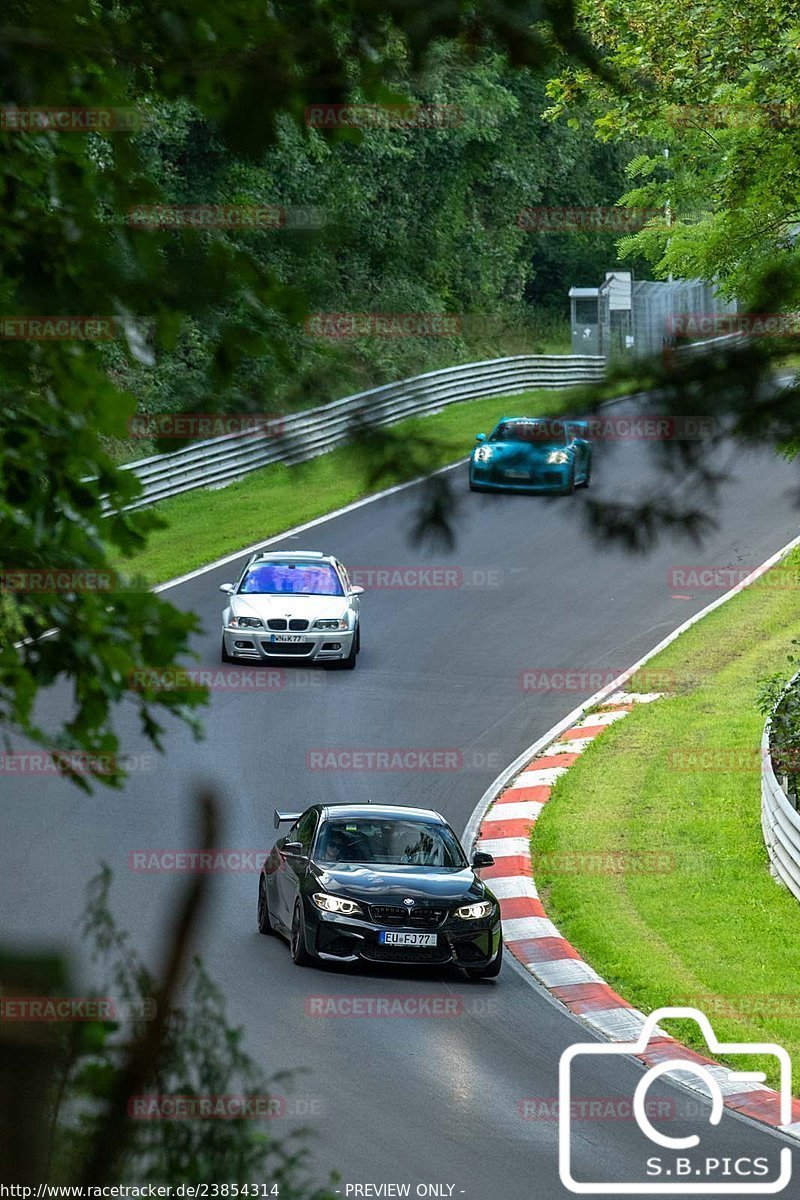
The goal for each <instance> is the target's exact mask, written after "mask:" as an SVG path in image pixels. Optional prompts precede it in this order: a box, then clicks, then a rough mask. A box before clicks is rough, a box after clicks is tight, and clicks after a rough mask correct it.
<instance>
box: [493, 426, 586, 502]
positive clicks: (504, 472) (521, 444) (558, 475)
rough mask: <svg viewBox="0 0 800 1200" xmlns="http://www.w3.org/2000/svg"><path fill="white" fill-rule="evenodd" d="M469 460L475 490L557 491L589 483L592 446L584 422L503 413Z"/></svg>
mask: <svg viewBox="0 0 800 1200" xmlns="http://www.w3.org/2000/svg"><path fill="white" fill-rule="evenodd" d="M475 440H476V441H477V442H478V443H479V445H477V446H476V447H475V449H474V450H473V451H472V455H471V457H470V460H469V486H470V489H471V490H472V491H473V492H485V491H486V492H488V491H503V492H505V491H513V492H555V493H557V494H560V495H570V494H571V493H572V492H574V491H575V488H578V487H588V486H589V479H590V478H591V474H592V446H591V442H590V441H589V439H588V424H587V422H586V421H566V420H554V419H553V418H551V417H503V418H501V420H500V421H498V423H497V425H495V427H494V429H493V430H492V432H491V433H490V434H489V436H488V437H487V436H486V434H485V433H479V434H478V436H477V438H476V439H475Z"/></svg>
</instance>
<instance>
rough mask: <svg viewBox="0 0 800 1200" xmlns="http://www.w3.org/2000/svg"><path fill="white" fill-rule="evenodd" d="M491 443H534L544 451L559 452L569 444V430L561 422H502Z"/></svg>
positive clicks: (493, 433)
mask: <svg viewBox="0 0 800 1200" xmlns="http://www.w3.org/2000/svg"><path fill="white" fill-rule="evenodd" d="M489 441H490V442H529V443H530V442H533V443H535V444H536V445H537V446H541V448H542V449H543V450H558V449H560V448H561V447H562V446H566V444H567V430H566V426H565V425H563V424H562V423H561V422H560V421H501V422H500V424H499V425H498V426H497V427H496V428H495V429H494V430H493V431H492V433H491V436H490V437H489Z"/></svg>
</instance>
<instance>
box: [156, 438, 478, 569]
mask: <svg viewBox="0 0 800 1200" xmlns="http://www.w3.org/2000/svg"><path fill="white" fill-rule="evenodd" d="M467 462H469V459H468V458H460V459H459V460H458V462H454V463H448V464H447V466H446V467H439V469H438V471H432V472H431V473H430V475H419V476H418V477H417V478H416V479H409V480H407V482H406V483H396V484H394V485H393V486H392V487H389V488H384V490H383V491H382V492H375V493H374V494H373V495H371V496H362V497H361V499H360V500H354V501H353V502H352V504H345V506H344V508H335V509H334V510H333V512H329V513H324V514H323V515H322V516H321V517H314V518H313V520H311V521H304V522H303V524H302V525H293V526H292V528H291V529H284V531H283V533H276V534H274V535H273V536H272V537H268V538H265V539H264V541H263V542H255V543H254V544H253V545H252V546H245V547H244V549H243V550H236V551H235V552H234V553H233V554H226V555H225V557H224V558H217V559H215V560H214V562H211V563H206V565H205V566H204V567H197V569H196V570H194V571H188V572H187V573H186V574H185V575H178V576H177V578H176V579H169V580H167V582H166V583H159V584H156V586H155V587H154V588H151V589H150V590H151V591H153V592H165V591H166V590H167V588H174V587H178V586H179V584H181V583H188V582H189V580H190V579H197V578H198V577H199V576H200V575H205V574H206V573H207V572H208V571H215V570H216V569H217V567H224V566H225V565H226V563H229V562H235V561H236V559H237V558H243V557H244V555H246V554H255V552H256V550H263V549H264V547H265V546H274V544H275V543H276V542H282V541H283V540H284V539H285V538H289V537H294V536H295V535H296V534H298V533H304V532H305V530H306V529H314V528H315V527H316V526H317V525H324V524H325V522H326V521H333V520H335V518H336V517H343V516H345V515H346V514H347V513H351V512H355V511H356V509H358V508H364V506H365V505H367V504H374V502H375V501H376V500H384V499H385V498H386V497H387V496H394V495H395V493H396V492H402V491H405V490H406V488H412V487H417V486H418V485H419V484H420V483H425V482H426V481H427V480H428V479H433V478H434V477H435V476H436V475H443V474H444V473H445V472H446V471H454V470H455V469H456V467H463V466H464V464H465V463H467Z"/></svg>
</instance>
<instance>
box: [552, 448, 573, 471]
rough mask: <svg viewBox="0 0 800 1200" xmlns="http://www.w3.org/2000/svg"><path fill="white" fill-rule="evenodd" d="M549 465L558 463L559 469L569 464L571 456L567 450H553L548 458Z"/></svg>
mask: <svg viewBox="0 0 800 1200" xmlns="http://www.w3.org/2000/svg"><path fill="white" fill-rule="evenodd" d="M547 461H548V462H549V463H556V464H557V465H558V466H559V467H560V466H563V464H564V463H566V462H569V455H568V454H567V452H566V450H551V452H550V453H549V454H548V456H547Z"/></svg>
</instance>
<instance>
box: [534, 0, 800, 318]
mask: <svg viewBox="0 0 800 1200" xmlns="http://www.w3.org/2000/svg"><path fill="white" fill-rule="evenodd" d="M579 20H580V24H581V26H582V28H583V30H584V32H585V33H586V35H587V37H589V38H590V39H591V40H592V41H593V42H594V44H595V45H597V47H598V49H599V50H600V51H601V53H602V54H603V55H604V57H605V59H606V61H607V62H608V63H609V64H610V65H611V66H612V67H613V69H614V70H615V72H616V74H617V77H618V79H619V80H620V87H619V89H618V90H616V91H615V90H612V89H611V88H609V87H608V86H607V85H605V84H604V83H603V82H602V81H599V80H597V79H596V77H592V76H591V74H590V73H588V72H587V71H586V70H585V69H584V68H580V67H575V66H571V67H570V68H569V69H568V70H566V71H565V72H563V73H562V74H561V75H560V76H559V77H558V78H557V79H554V80H552V81H551V83H550V85H549V89H548V90H549V92H550V96H551V98H552V100H553V102H554V103H553V107H552V109H551V115H554V116H556V115H562V114H568V115H572V114H574V113H575V112H576V111H578V110H580V109H582V108H588V110H589V111H590V112H591V113H592V115H593V116H594V119H595V127H596V130H597V133H598V136H599V137H600V138H602V139H604V140H620V139H622V140H624V141H630V139H631V138H641V139H645V140H646V141H647V142H648V143H649V144H650V145H651V146H652V151H651V153H650V154H649V155H640V156H636V157H635V158H634V159H633V160H632V161H631V163H630V164H629V173H630V176H631V179H632V181H634V186H633V187H632V188H630V189H628V190H627V191H626V193H625V195H624V196H623V197H622V199H623V201H624V202H625V203H626V204H632V205H643V206H656V207H659V208H661V209H663V208H664V207H665V206H666V205H667V204H668V205H669V206H670V211H671V217H672V224H671V225H670V227H669V228H663V223H661V222H658V223H656V222H653V223H652V225H659V226H662V227H660V228H652V227H651V228H650V229H644V230H643V231H642V232H640V233H638V234H637V235H635V236H634V237H631V238H629V239H626V245H625V251H626V253H634V252H635V253H639V254H642V255H644V257H645V258H646V259H647V260H648V261H649V262H650V263H651V264H652V265H653V268H654V269H655V270H656V272H657V273H658V274H659V275H660V276H661V277H666V275H667V274H668V273H670V272H672V273H673V274H674V275H676V276H679V277H680V276H684V277H687V278H693V277H701V278H704V279H708V280H717V281H719V282H720V284H721V285H722V287H723V289H724V291H725V292H726V294H728V295H731V296H737V297H738V298H739V299H740V300H741V301H742V303H743V305H744V306H745V307H747V308H749V309H753V308H755V310H756V311H758V310H759V309H762V310H763V311H779V310H780V311H782V310H783V308H784V307H787V306H789V305H791V304H795V303H796V302H797V299H798V294H800V293H799V292H798V283H800V269H799V268H800V264H799V263H798V251H797V249H796V242H795V239H794V234H793V227H794V225H795V223H796V222H797V220H798V217H799V216H800V206H799V205H798V190H797V178H798V169H799V168H800V158H799V157H798V156H799V155H800V107H799V105H800V83H799V82H798V81H799V80H800V73H798V44H800V14H798V11H797V7H796V5H793V4H787V3H786V2H785V0H764V2H763V3H759V4H757V5H745V6H742V5H740V4H738V3H736V2H735V0H704V2H703V3H698V4H690V5H686V6H684V7H682V8H674V7H665V6H663V5H661V4H659V3H658V2H657V0H633V3H628V2H627V0H626V2H625V3H624V4H623V3H621V0H600V2H599V3H597V2H596V0H584V2H583V3H582V4H580V5H579ZM665 149H666V150H668V151H669V158H668V159H666V158H665V156H664V153H663V151H664V150H665ZM764 305H772V306H773V307H772V308H767V309H765V308H764Z"/></svg>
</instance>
